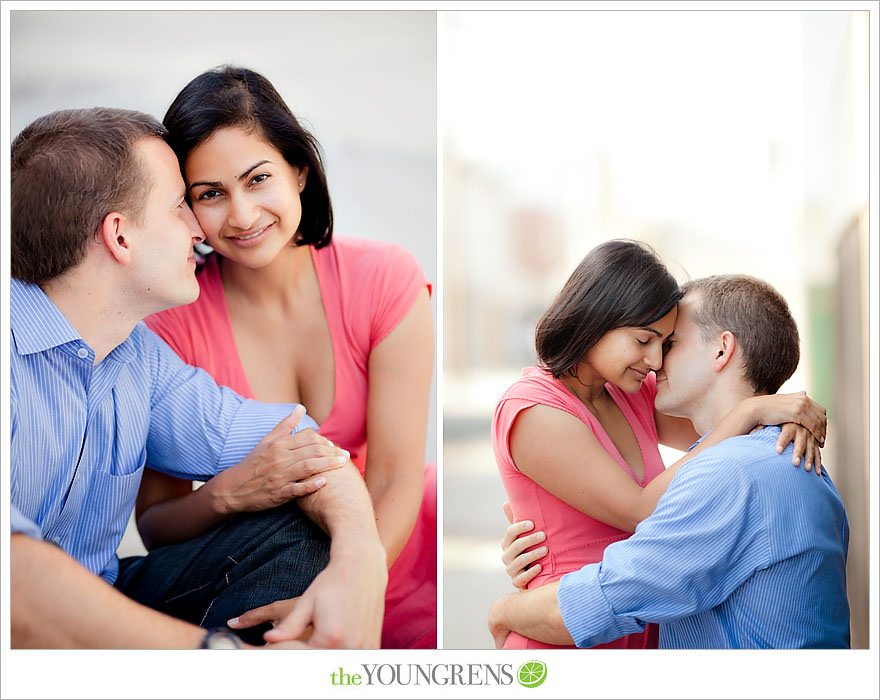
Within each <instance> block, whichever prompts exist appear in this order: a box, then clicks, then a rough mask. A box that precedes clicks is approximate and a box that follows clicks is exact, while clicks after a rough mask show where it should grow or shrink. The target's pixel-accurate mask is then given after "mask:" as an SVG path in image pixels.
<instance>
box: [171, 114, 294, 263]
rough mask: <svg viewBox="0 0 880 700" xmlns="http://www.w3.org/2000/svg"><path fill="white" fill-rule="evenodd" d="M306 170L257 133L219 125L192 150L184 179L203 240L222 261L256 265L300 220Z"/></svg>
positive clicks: (275, 249) (281, 245)
mask: <svg viewBox="0 0 880 700" xmlns="http://www.w3.org/2000/svg"><path fill="white" fill-rule="evenodd" d="M307 175H308V168H297V167H295V166H292V165H290V164H289V163H288V162H287V161H286V160H285V159H284V156H283V155H282V154H281V152H280V151H278V150H277V149H276V148H275V147H274V146H272V145H271V144H269V143H268V142H266V141H265V140H264V139H263V138H262V137H260V136H259V135H258V134H257V133H254V132H252V131H247V130H245V129H243V128H241V127H225V128H222V129H218V130H217V131H215V132H214V133H212V134H211V135H210V136H209V137H208V138H207V139H205V140H204V141H202V142H201V143H200V144H199V145H198V146H196V147H195V148H193V149H192V150H191V151H190V153H189V155H188V156H187V159H186V164H185V166H184V178H185V180H186V182H187V191H188V193H189V196H190V200H191V202H192V210H193V213H194V214H195V215H196V218H198V220H199V224H200V225H201V227H202V230H203V231H204V232H205V239H206V242H207V243H208V244H209V245H210V246H211V247H212V248H214V250H216V251H217V252H218V253H220V254H221V255H222V256H223V257H224V258H228V259H229V260H232V261H235V262H237V263H239V264H242V265H245V266H247V267H251V268H258V267H262V266H264V265H266V264H268V263H270V262H271V261H272V260H274V259H275V257H276V256H277V255H278V253H279V252H280V251H281V250H282V249H283V248H284V247H285V246H289V245H290V243H291V241H292V240H293V238H294V236H295V235H296V232H297V229H298V228H299V223H300V218H301V216H302V206H301V203H300V192H302V189H303V188H304V187H305V182H306V177H307Z"/></svg>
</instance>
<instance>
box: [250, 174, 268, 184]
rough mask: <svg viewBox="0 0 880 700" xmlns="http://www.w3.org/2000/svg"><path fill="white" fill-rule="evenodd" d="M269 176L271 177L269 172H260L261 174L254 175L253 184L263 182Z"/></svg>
mask: <svg viewBox="0 0 880 700" xmlns="http://www.w3.org/2000/svg"><path fill="white" fill-rule="evenodd" d="M268 178H269V174H268V173H260V174H259V175H254V177H253V179H252V180H251V184H252V185H259V184H260V183H261V182H263V181H264V180H267V179H268Z"/></svg>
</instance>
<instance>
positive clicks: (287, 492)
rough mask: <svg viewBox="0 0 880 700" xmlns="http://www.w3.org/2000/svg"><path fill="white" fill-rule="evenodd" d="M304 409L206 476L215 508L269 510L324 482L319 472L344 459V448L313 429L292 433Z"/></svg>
mask: <svg viewBox="0 0 880 700" xmlns="http://www.w3.org/2000/svg"><path fill="white" fill-rule="evenodd" d="M304 414H305V409H304V408H303V407H302V406H297V407H296V408H295V409H294V411H293V412H292V413H291V414H290V415H289V416H287V417H286V418H284V419H283V420H282V421H281V422H280V423H278V425H276V426H275V427H274V428H272V430H271V431H270V432H269V433H268V434H267V435H266V437H264V438H263V439H262V440H260V442H259V443H258V444H257V446H256V447H254V449H253V450H251V452H250V454H248V456H247V457H245V458H244V459H243V460H242V461H241V462H239V463H238V464H236V465H235V466H233V467H230V468H229V469H226V470H225V471H223V472H221V473H220V474H218V475H217V476H215V477H213V478H212V479H210V480H209V481H208V482H207V483H206V484H205V485H204V486H203V487H202V488H203V489H208V490H209V492H210V494H211V498H212V501H213V502H214V503H215V506H214V508H215V510H216V511H217V512H218V513H222V514H226V515H231V514H233V513H241V512H252V511H259V510H268V509H270V508H274V507H276V506H280V505H281V504H283V503H287V501H289V500H291V499H292V498H298V497H300V496H305V495H307V494H310V493H313V492H314V491H316V490H318V489H319V488H321V487H322V486H324V484H325V483H326V479H324V477H322V476H319V475H320V474H321V473H322V472H326V471H328V470H332V469H339V468H340V467H342V466H344V465H345V464H346V463H347V462H348V458H349V454H348V452H347V451H346V450H343V449H340V448H338V447H336V446H335V445H333V443H331V442H330V441H329V440H327V438H325V437H323V436H321V435H319V434H318V433H316V432H315V431H314V430H302V431H300V432H298V433H294V434H291V433H290V431H291V430H293V428H294V427H295V426H296V424H297V423H299V421H300V420H301V419H302V417H303V415H304Z"/></svg>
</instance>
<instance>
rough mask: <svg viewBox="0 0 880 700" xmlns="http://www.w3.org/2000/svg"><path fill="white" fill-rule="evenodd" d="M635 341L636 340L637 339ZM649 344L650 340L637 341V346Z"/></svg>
mask: <svg viewBox="0 0 880 700" xmlns="http://www.w3.org/2000/svg"><path fill="white" fill-rule="evenodd" d="M636 340H638V338H637V339H636ZM650 342H651V341H650V340H639V341H638V343H639V345H647V344H648V343H650Z"/></svg>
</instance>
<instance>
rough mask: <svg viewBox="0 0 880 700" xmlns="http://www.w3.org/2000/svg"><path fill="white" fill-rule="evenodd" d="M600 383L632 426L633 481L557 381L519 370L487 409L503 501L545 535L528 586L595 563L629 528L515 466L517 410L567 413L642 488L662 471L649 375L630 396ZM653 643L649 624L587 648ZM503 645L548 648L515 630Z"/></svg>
mask: <svg viewBox="0 0 880 700" xmlns="http://www.w3.org/2000/svg"><path fill="white" fill-rule="evenodd" d="M605 388H606V389H607V391H608V393H609V394H610V395H611V397H612V398H613V399H614V402H615V403H616V404H617V405H618V406H619V407H620V409H621V411H622V412H623V415H624V416H625V417H626V419H627V421H628V422H629V424H630V426H632V429H633V432H634V433H635V436H636V439H637V440H638V443H639V447H640V448H641V452H642V460H643V462H644V467H645V471H644V480H643V481H642V482H639V480H638V479H637V478H636V476H635V475H634V474H633V472H632V469H630V467H629V465H628V464H627V463H626V462H625V461H624V460H623V457H621V455H620V452H619V451H618V450H617V447H615V445H614V443H613V442H612V441H611V439H610V438H609V437H608V435H607V433H606V432H605V429H604V428H603V427H602V425H601V424H600V423H599V421H598V419H597V418H596V417H595V416H594V415H593V414H592V413H590V411H589V410H588V409H587V407H586V406H584V404H583V403H581V401H579V400H578V399H577V398H576V397H575V396H574V395H573V394H571V392H569V391H568V389H567V388H566V387H565V385H564V384H562V382H560V381H559V380H557V379H554V378H553V376H552V375H551V374H550V373H548V372H546V371H544V370H543V369H540V368H538V367H530V368H527V369H525V370H523V374H522V377H520V379H518V380H517V381H516V382H515V383H514V384H513V385H512V386H511V387H510V388H509V389H507V391H505V392H504V394H503V395H502V396H501V399H500V400H499V402H498V405H497V407H496V409H495V416H494V419H493V424H492V446H493V448H494V451H495V460H496V462H497V463H498V469H499V471H500V474H501V480H502V482H503V483H504V488H505V490H506V491H507V495H508V498H509V499H510V505H511V507H512V508H513V512H514V515H515V517H516V519H517V520H523V519H529V520H532V521H534V523H535V529H536V530H543V531H544V532H545V533H546V534H547V540H546V544H547V547H548V549H549V552H548V554H547V555H546V556H545V557H544V558H543V559H541V560H540V563H541V573H540V574H539V575H538V576H536V577H535V578H534V579H533V580H532V581H531V582H530V584H529V588H534V587H537V586H541V585H543V584H545V583H548V582H549V581H555V580H556V579H558V578H561V577H562V576H563V575H564V574H566V573H568V572H570V571H576V570H578V569H580V568H581V567H582V566H584V565H586V564H591V563H594V562H597V561H601V560H602V553H603V552H604V551H605V547H607V546H608V545H609V544H611V543H612V542H617V541H618V540H623V539H626V538H627V537H629V536H630V533H628V532H625V531H624V530H619V529H617V528H616V527H612V526H611V525H608V524H606V523H603V522H601V521H599V520H596V519H595V518H591V517H590V516H588V515H585V514H584V513H581V512H580V511H579V510H576V509H575V508H572V507H571V506H570V505H568V504H567V503H565V502H564V501H562V500H560V499H559V498H557V497H556V496H554V495H553V494H552V493H550V492H549V491H547V490H545V489H543V488H541V487H540V486H539V485H538V484H537V483H535V482H534V481H532V480H531V479H530V478H529V477H527V476H526V475H525V474H523V473H522V472H520V471H519V469H517V467H516V465H515V464H514V463H513V458H512V457H511V454H510V432H511V430H512V428H513V425H514V422H515V421H516V418H517V416H518V415H519V413H520V412H521V411H523V410H525V409H527V408H531V407H532V406H536V405H543V406H549V407H551V408H556V409H559V410H560V411H565V412H566V413H570V414H571V415H573V416H574V417H575V418H577V419H578V420H580V421H581V422H582V423H583V424H584V425H585V426H587V427H588V428H589V429H590V430H592V431H593V433H594V434H595V435H596V437H597V438H598V439H599V442H600V444H601V445H602V447H604V448H605V450H606V451H607V452H608V453H609V454H610V455H611V456H612V457H613V458H614V459H615V460H616V461H617V463H618V464H620V467H621V469H623V470H624V471H625V472H626V473H627V474H629V475H630V477H632V479H633V480H634V481H635V482H636V483H639V484H640V485H642V486H644V485H645V484H647V483H648V482H650V481H651V480H652V479H653V478H654V477H656V476H657V475H658V474H660V473H661V472H662V471H663V470H664V468H665V467H664V465H663V460H662V459H661V457H660V452H659V450H658V448H657V426H656V424H655V422H654V397H655V396H656V393H657V385H656V378H655V377H654V375H653V373H652V374H649V375H648V376H647V378H646V379H645V380H644V381H643V382H642V387H641V389H640V391H639V392H638V393H635V394H627V393H625V392H623V391H621V390H620V389H618V388H617V387H616V386H613V385H612V384H606V385H605ZM656 647H657V629H656V626H655V625H648V626H647V628H646V629H645V631H644V632H642V633H641V634H634V635H629V636H627V637H622V638H620V639H617V640H615V641H613V642H610V643H608V644H601V645H599V646H598V647H595V648H603V649H650V648H656ZM505 648H513V649H528V648H552V647H551V646H550V645H546V644H542V643H541V642H536V641H535V640H533V639H528V638H526V637H522V636H520V635H517V634H511V635H510V637H508V640H507V644H506V645H505Z"/></svg>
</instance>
